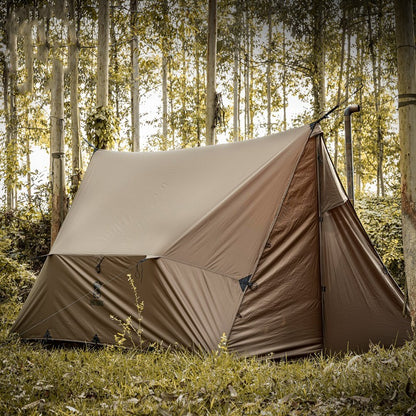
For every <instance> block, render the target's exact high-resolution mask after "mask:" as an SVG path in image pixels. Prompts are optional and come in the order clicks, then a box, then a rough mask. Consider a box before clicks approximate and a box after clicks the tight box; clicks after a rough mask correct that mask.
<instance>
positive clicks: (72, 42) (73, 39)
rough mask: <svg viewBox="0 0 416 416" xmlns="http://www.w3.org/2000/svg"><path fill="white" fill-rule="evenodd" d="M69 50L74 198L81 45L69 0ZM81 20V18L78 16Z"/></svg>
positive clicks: (77, 168) (78, 157)
mask: <svg viewBox="0 0 416 416" xmlns="http://www.w3.org/2000/svg"><path fill="white" fill-rule="evenodd" d="M68 10H69V27H68V37H69V48H68V69H69V78H70V97H71V153H72V175H71V193H72V195H73V196H74V195H75V193H76V192H77V190H78V187H79V184H80V181H81V145H80V140H79V109H78V101H79V95H78V72H79V71H78V62H79V44H78V33H77V18H76V16H75V0H69V2H68ZM78 19H79V16H78Z"/></svg>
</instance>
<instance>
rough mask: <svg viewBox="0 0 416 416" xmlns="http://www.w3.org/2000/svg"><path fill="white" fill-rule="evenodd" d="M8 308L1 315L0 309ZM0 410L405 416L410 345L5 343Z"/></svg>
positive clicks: (411, 385) (410, 393) (413, 390)
mask: <svg viewBox="0 0 416 416" xmlns="http://www.w3.org/2000/svg"><path fill="white" fill-rule="evenodd" d="M6 307H7V308H8V309H7V310H6ZM0 310H1V313H0V315H2V316H8V319H7V320H4V319H3V322H2V325H3V327H2V332H1V334H2V339H1V340H0V341H1V343H0V362H1V363H2V367H1V369H0V389H1V394H0V413H1V414H4V415H13V414H28V415H37V414H65V415H70V414H72V415H87V414H88V415H125V414H157V415H163V416H167V415H202V414H204V415H211V414H213V415H241V414H246V415H335V414H337V415H357V416H358V415H361V416H362V415H372V416H375V415H386V414H389V415H399V414H400V415H405V414H407V415H410V414H413V413H412V412H414V411H415V409H416V408H415V404H414V403H415V400H416V371H415V369H416V353H415V351H416V348H415V347H416V345H415V343H414V342H412V343H408V344H406V345H405V346H404V347H401V348H390V349H384V348H381V347H378V346H373V347H372V348H371V349H370V351H369V352H368V353H366V354H363V355H354V354H353V353H348V354H346V355H344V356H342V355H339V356H329V357H325V356H323V355H314V356H311V357H309V358H303V359H299V360H294V361H286V360H282V361H273V360H270V359H267V358H266V359H263V360H259V359H256V358H244V357H238V356H236V355H234V354H233V353H231V352H229V351H228V350H227V348H226V345H225V344H224V343H225V342H226V338H225V337H223V338H222V340H221V342H220V346H221V348H220V349H219V351H218V352H213V353H211V354H205V353H190V352H185V351H178V350H171V349H169V348H164V349H163V348H160V347H156V348H155V349H154V350H153V351H147V352H142V353H139V352H138V350H128V351H125V350H120V349H118V348H114V347H113V348H103V349H100V350H83V349H79V348H78V349H76V348H73V349H65V348H58V349H52V350H50V349H46V348H43V347H42V345H40V344H24V343H22V342H20V341H19V340H18V339H16V338H15V337H13V336H9V337H8V338H7V339H6V338H5V335H6V331H5V327H6V329H7V328H8V327H9V325H10V323H11V322H12V319H11V317H12V314H13V313H15V311H16V308H13V307H11V305H10V303H8V304H3V305H0Z"/></svg>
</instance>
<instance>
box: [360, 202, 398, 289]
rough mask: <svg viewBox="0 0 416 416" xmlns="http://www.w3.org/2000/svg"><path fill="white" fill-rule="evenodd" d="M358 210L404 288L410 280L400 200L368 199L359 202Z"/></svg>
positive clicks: (377, 247) (385, 262) (393, 273)
mask: <svg viewBox="0 0 416 416" xmlns="http://www.w3.org/2000/svg"><path fill="white" fill-rule="evenodd" d="M355 209H356V211H357V213H358V216H359V218H360V220H361V222H362V224H363V226H364V228H365V230H366V231H367V234H368V235H369V237H370V239H371V241H372V242H373V244H374V246H375V248H376V250H377V252H378V253H379V255H380V257H381V259H382V260H383V263H384V264H385V265H386V267H387V269H388V270H389V272H390V273H391V275H392V277H393V278H394V279H395V280H396V282H397V283H398V285H399V286H400V287H401V288H402V289H404V287H405V280H406V279H405V273H404V258H403V243H402V221H401V207H400V199H399V198H398V197H383V198H377V197H364V198H361V199H360V200H357V202H356V206H355Z"/></svg>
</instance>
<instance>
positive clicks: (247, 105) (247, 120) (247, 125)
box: [243, 1, 250, 140]
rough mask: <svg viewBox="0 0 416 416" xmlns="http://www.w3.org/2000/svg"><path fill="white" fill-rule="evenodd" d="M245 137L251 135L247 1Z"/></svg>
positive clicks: (245, 24) (245, 22)
mask: <svg viewBox="0 0 416 416" xmlns="http://www.w3.org/2000/svg"><path fill="white" fill-rule="evenodd" d="M243 16H244V32H245V36H244V40H245V42H244V43H245V45H244V67H245V68H244V139H245V140H248V138H249V137H250V33H249V31H250V29H249V22H248V10H247V1H246V2H245V11H244V14H243Z"/></svg>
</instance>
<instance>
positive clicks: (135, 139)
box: [130, 0, 140, 152]
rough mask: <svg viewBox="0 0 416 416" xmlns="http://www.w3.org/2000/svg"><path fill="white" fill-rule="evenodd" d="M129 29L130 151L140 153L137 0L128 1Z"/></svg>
mask: <svg viewBox="0 0 416 416" xmlns="http://www.w3.org/2000/svg"><path fill="white" fill-rule="evenodd" d="M130 14H131V20H130V28H131V34H132V39H131V65H132V80H131V130H132V132H131V133H132V150H133V152H139V151H140V109H139V104H140V97H139V94H140V91H139V45H138V39H137V34H136V32H137V20H138V0H131V1H130Z"/></svg>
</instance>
